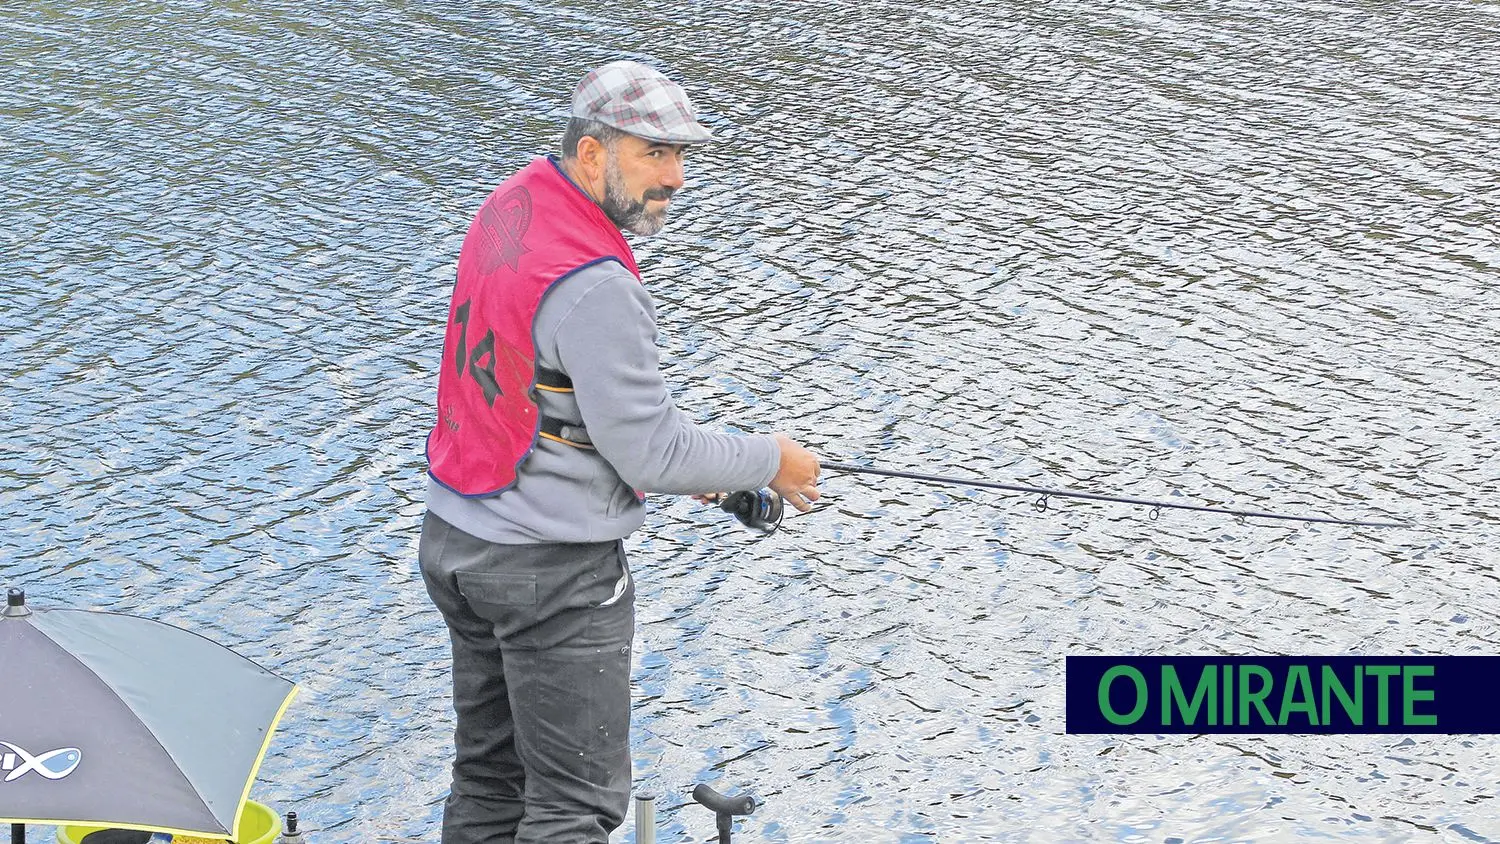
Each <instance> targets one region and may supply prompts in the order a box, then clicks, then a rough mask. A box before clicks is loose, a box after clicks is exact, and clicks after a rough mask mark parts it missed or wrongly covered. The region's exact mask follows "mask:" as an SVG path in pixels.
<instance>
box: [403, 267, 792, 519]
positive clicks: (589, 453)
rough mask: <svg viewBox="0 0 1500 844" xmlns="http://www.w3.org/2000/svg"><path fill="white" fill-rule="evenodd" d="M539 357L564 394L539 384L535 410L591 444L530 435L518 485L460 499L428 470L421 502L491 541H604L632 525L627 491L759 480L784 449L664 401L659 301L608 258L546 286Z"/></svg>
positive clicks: (537, 334) (699, 488)
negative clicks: (700, 420)
mask: <svg viewBox="0 0 1500 844" xmlns="http://www.w3.org/2000/svg"><path fill="white" fill-rule="evenodd" d="M531 335H532V338H533V339H534V340H535V342H536V362H537V364H538V365H539V366H542V367H545V368H548V369H554V370H557V371H559V372H562V373H564V374H566V375H568V377H570V378H572V379H573V390H574V392H572V393H554V392H544V391H537V394H538V397H539V400H540V401H539V405H540V407H541V412H542V415H544V416H550V417H552V418H554V419H558V420H561V421H562V422H563V423H565V424H567V423H573V424H577V423H579V422H581V423H583V425H584V426H585V428H586V429H587V431H588V435H589V437H590V439H592V440H593V443H594V448H595V449H596V450H588V449H581V448H575V447H573V446H570V445H564V444H563V443H557V442H553V441H551V440H548V439H545V438H539V439H538V440H537V444H536V448H535V449H534V450H533V451H532V453H531V456H530V457H528V458H526V460H525V461H524V462H523V463H522V464H521V468H520V471H519V472H518V473H517V477H516V484H515V486H513V487H512V488H511V489H509V490H506V491H505V492H502V493H500V494H499V495H494V496H489V497H485V498H464V497H463V496H461V495H459V494H458V493H455V492H453V491H452V490H449V489H448V488H447V487H444V486H443V485H442V484H439V483H438V482H437V481H435V480H433V479H432V478H431V476H430V475H429V476H428V480H427V507H428V509H430V510H431V511H432V512H433V513H435V514H436V515H437V516H438V517H439V518H441V519H443V520H444V521H446V522H448V523H449V524H451V525H453V526H454V527H456V528H458V529H459V530H461V531H463V532H465V533H468V534H470V535H472V536H477V537H479V538H480V539H485V540H488V541H490V542H498V543H504V544H527V543H535V542H604V541H608V540H613V539H619V538H621V537H623V536H626V535H627V534H629V533H630V532H631V531H634V530H635V529H636V528H638V527H640V526H641V523H642V522H643V521H644V520H645V517H646V513H645V506H644V505H643V504H642V503H641V502H640V501H639V500H638V499H637V498H636V496H635V492H634V490H636V489H639V490H641V491H643V492H666V493H682V494H691V493H701V492H718V491H731V490H738V489H758V488H760V487H763V486H765V485H767V484H769V483H770V482H771V479H772V478H773V477H775V475H776V470H777V468H778V466H779V464H780V460H781V451H780V448H779V447H778V446H777V444H776V440H775V439H774V438H772V437H771V436H770V435H768V434H766V435H755V436H733V435H728V434H716V433H712V432H710V431H708V430H705V429H704V428H703V427H701V426H698V425H695V424H693V423H692V422H690V421H688V419H687V418H686V417H684V416H683V414H682V412H681V411H679V410H678V409H677V407H676V405H674V404H673V403H672V397H671V396H670V395H669V394H668V393H667V385H666V382H665V381H664V380H663V379H662V376H661V371H660V368H659V366H658V363H659V360H658V357H657V352H656V337H657V333H656V308H655V306H654V305H653V304H652V301H651V296H650V294H648V293H647V292H646V287H645V285H643V284H641V283H640V282H639V281H636V279H635V276H632V275H631V274H630V272H629V271H628V270H626V269H625V268H624V267H622V266H620V265H619V264H617V263H615V262H614V261H605V262H603V263H599V264H595V265H594V266H592V267H589V268H587V269H584V270H580V271H579V272H577V273H574V274H573V275H571V276H569V277H568V278H566V279H564V280H562V281H560V282H558V283H557V284H555V285H553V287H552V289H551V290H549V291H548V292H547V294H546V295H545V296H544V297H543V298H542V304H541V306H540V307H539V308H538V309H537V314H536V319H535V320H534V321H533V322H532V329H531Z"/></svg>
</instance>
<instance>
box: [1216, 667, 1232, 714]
mask: <svg viewBox="0 0 1500 844" xmlns="http://www.w3.org/2000/svg"><path fill="white" fill-rule="evenodd" d="M1220 676H1221V677H1223V678H1224V720H1222V721H1220V722H1219V723H1221V724H1223V725H1225V726H1229V725H1230V724H1233V723H1234V666H1233V665H1226V666H1224V673H1223V674H1221V675H1220Z"/></svg>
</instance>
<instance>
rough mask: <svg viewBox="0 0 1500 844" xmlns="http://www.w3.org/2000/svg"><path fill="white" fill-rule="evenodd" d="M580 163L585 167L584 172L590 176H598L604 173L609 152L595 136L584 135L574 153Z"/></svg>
mask: <svg viewBox="0 0 1500 844" xmlns="http://www.w3.org/2000/svg"><path fill="white" fill-rule="evenodd" d="M574 155H575V157H577V159H578V163H579V164H582V165H583V168H584V172H586V173H588V174H589V175H590V176H597V175H598V174H600V173H603V172H604V161H605V158H607V157H608V155H609V150H607V149H605V148H604V144H601V143H599V139H598V138H596V137H594V136H593V135H584V136H583V137H581V138H579V139H578V148H577V150H576V152H575V153H574Z"/></svg>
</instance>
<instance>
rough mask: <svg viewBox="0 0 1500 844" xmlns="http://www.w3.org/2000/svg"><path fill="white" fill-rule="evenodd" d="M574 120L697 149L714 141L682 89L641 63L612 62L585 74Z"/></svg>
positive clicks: (576, 94) (575, 100)
mask: <svg viewBox="0 0 1500 844" xmlns="http://www.w3.org/2000/svg"><path fill="white" fill-rule="evenodd" d="M573 116H574V117H582V118H586V119H589V120H597V121H599V122H600V123H603V124H605V125H608V126H613V127H615V128H616V129H619V130H620V131H622V132H629V133H630V134H632V135H635V136H637V137H640V138H645V139H646V140H648V141H659V142H661V143H668V144H696V143H702V142H704V141H712V140H713V139H714V136H713V133H711V132H709V131H708V129H707V128H706V127H704V126H703V124H701V123H699V122H698V116H697V114H696V113H695V112H694V111H693V103H692V101H691V100H689V99H688V95H687V92H686V91H684V90H682V86H681V85H678V84H677V83H676V82H673V81H672V80H670V79H668V78H667V77H665V76H663V75H662V73H661V72H660V71H657V70H654V69H652V68H650V67H647V66H646V65H643V64H641V63H640V62H630V61H618V62H610V63H609V64H607V65H604V66H603V67H600V68H596V69H594V70H591V71H589V72H588V73H587V74H585V75H584V77H583V81H582V82H579V83H578V88H577V89H576V90H574V91H573Z"/></svg>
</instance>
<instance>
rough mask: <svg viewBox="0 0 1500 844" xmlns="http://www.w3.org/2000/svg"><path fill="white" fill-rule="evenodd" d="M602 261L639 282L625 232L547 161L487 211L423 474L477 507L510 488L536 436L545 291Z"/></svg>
mask: <svg viewBox="0 0 1500 844" xmlns="http://www.w3.org/2000/svg"><path fill="white" fill-rule="evenodd" d="M601 261H617V262H619V263H620V264H621V265H623V266H624V267H625V268H626V269H627V270H630V273H631V275H634V276H635V277H636V279H637V280H639V279H640V276H641V273H640V270H639V269H637V268H636V265H635V256H634V255H633V254H632V253H631V251H630V246H629V244H627V243H626V242H625V238H623V237H621V236H620V230H619V229H618V228H616V227H615V225H614V223H612V222H610V220H609V218H608V217H607V216H605V214H604V212H603V211H602V210H600V208H599V206H598V205H597V204H595V203H594V201H593V200H592V199H589V198H588V196H586V195H585V194H584V193H583V191H581V190H579V189H578V188H577V187H576V186H574V185H573V183H572V182H570V181H569V180H568V178H567V177H566V176H564V175H563V173H562V171H561V170H559V169H558V167H557V165H556V164H555V163H554V162H553V161H552V160H550V159H547V158H538V159H536V160H535V161H532V162H531V163H530V164H528V165H526V166H525V167H524V168H522V169H521V171H520V172H518V173H516V175H514V176H512V177H511V178H509V179H507V180H505V181H504V182H503V183H501V185H500V186H499V187H497V188H495V190H494V192H493V193H491V194H490V196H489V199H487V200H485V203H484V206H483V207H481V208H480V209H479V213H478V214H477V215H476V216H475V217H474V222H473V223H472V224H471V225H470V226H469V233H468V235H467V236H466V237H465V238H464V245H463V249H462V250H461V251H460V252H459V255H458V284H457V285H456V286H455V287H454V288H453V303H452V304H451V305H450V307H449V311H448V333H447V335H446V337H445V338H444V340H443V361H442V367H441V369H440V373H439V375H438V392H437V409H438V418H437V423H436V424H435V425H434V426H433V429H432V433H431V434H429V435H428V437H427V463H428V471H429V472H430V473H431V474H432V476H433V477H434V478H436V479H437V481H438V482H439V483H441V484H442V485H443V486H446V487H448V488H449V489H451V490H453V491H454V492H457V493H459V494H460V495H465V496H470V497H477V496H484V495H494V494H496V493H499V492H503V491H504V490H506V489H508V488H510V486H511V485H513V484H514V483H515V482H516V470H517V469H519V468H520V465H521V463H522V461H524V460H525V459H526V457H527V455H529V454H530V453H531V450H532V448H534V447H535V446H536V441H537V437H538V434H539V433H540V426H541V415H540V413H539V411H538V408H537V404H536V400H535V399H534V398H533V394H532V390H533V389H534V388H535V387H536V386H537V373H536V345H535V342H534V341H533V339H532V336H531V324H532V321H533V320H534V319H535V318H536V311H537V307H538V306H540V305H541V302H542V296H543V295H544V294H545V293H546V292H547V290H548V289H549V288H551V287H552V285H554V284H556V283H557V282H559V281H562V280H563V279H564V278H567V277H568V276H569V275H571V274H573V273H575V272H577V271H578V270H581V269H583V268H584V267H588V266H591V265H593V264H597V263H599V262H601Z"/></svg>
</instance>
